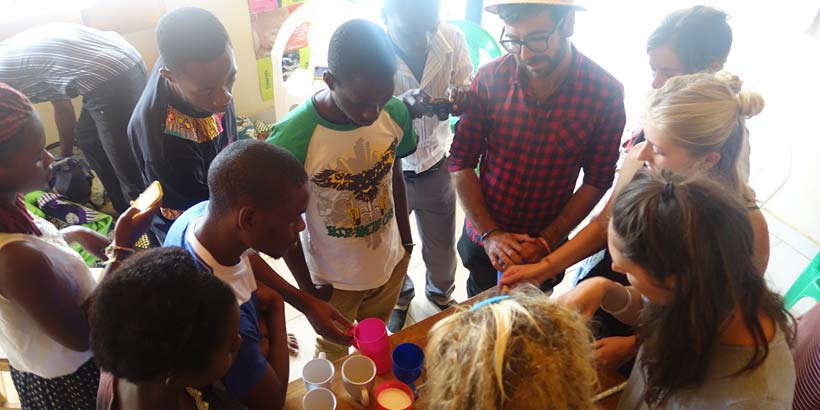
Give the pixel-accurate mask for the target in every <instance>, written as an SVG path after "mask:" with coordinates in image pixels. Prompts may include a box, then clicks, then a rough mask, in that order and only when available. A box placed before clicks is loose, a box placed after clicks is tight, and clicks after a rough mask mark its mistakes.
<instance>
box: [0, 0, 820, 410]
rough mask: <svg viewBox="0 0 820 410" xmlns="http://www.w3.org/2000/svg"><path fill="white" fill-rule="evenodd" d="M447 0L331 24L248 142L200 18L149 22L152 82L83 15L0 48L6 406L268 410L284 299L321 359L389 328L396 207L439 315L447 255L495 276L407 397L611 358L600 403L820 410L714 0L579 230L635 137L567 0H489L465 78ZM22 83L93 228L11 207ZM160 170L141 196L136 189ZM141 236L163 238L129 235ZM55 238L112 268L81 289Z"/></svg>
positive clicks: (546, 393)
mask: <svg viewBox="0 0 820 410" xmlns="http://www.w3.org/2000/svg"><path fill="white" fill-rule="evenodd" d="M439 8H440V0H413V1H410V0H385V2H384V8H383V17H384V22H385V26H386V28H387V29H386V30H384V29H382V28H381V27H379V26H378V25H376V24H373V23H371V22H368V21H364V20H352V21H349V22H346V23H344V24H342V25H341V26H340V27H339V28H338V29H337V30H336V31H335V32H334V34H333V36H332V38H331V41H330V45H329V49H328V70H327V71H326V72H325V73H324V74H323V80H324V82H325V83H326V85H327V88H326V89H324V90H322V91H319V92H317V93H316V94H315V95H313V96H312V97H311V98H309V99H308V100H307V101H305V102H304V103H303V104H302V105H300V106H298V107H296V108H295V109H294V110H292V111H291V112H290V113H289V114H288V115H287V116H285V117H284V118H282V119H280V120H279V122H278V123H277V124H276V125H275V126H274V128H273V129H272V131H271V134H270V137H269V138H268V140H267V141H255V140H238V138H237V130H236V128H237V127H236V115H235V112H234V108H233V98H232V93H233V85H234V81H235V79H236V76H237V75H238V72H237V65H236V62H235V58H234V53H233V47H232V43H231V40H230V38H229V36H228V34H227V32H226V30H225V28H224V27H223V25H222V24H221V22H220V21H219V19H218V17H217V16H215V15H213V14H212V13H210V12H208V11H206V10H203V9H199V8H192V7H186V8H181V9H177V10H173V11H171V12H169V13H168V14H166V15H165V16H164V17H163V18H162V19H161V20H160V22H159V23H158V26H157V29H156V38H157V46H158V49H159V53H160V57H159V60H158V61H157V63H156V65H155V67H154V68H153V70H152V71H151V72H150V73H147V70H146V69H145V65H144V63H143V61H142V58H141V57H140V56H139V54H138V53H137V52H136V50H134V49H133V47H131V46H130V45H128V44H127V42H125V41H124V40H123V39H122V38H121V37H119V36H117V35H115V34H112V33H103V32H99V31H96V30H93V29H89V28H85V27H81V26H74V25H50V26H46V27H41V28H34V29H31V30H29V31H27V32H24V33H22V34H19V35H17V36H15V37H13V38H11V39H9V40H7V41H5V42H3V43H0V83H5V84H0V192H1V193H2V198H0V199H2V201H0V319H1V321H2V325H0V347H2V349H3V350H4V351H5V352H6V354H7V355H8V358H9V363H10V365H11V368H12V379H13V381H14V385H15V388H16V389H17V391H18V393H19V395H20V398H21V401H22V404H23V407H24V408H32V409H50V408H54V409H65V408H71V409H89V408H97V409H123V410H125V409H156V408H168V409H171V408H174V409H177V408H178V409H207V408H210V409H220V408H228V409H230V408H249V409H253V410H256V409H276V408H282V407H283V405H284V400H285V394H286V390H287V382H288V380H289V361H288V352H289V340H288V337H287V331H286V328H285V313H284V309H285V308H284V304H285V303H288V304H290V305H292V306H294V307H295V308H297V309H298V310H300V311H302V312H303V313H304V314H305V316H306V317H307V318H308V319H309V321H310V323H311V325H312V326H313V327H314V328H315V330H316V331H317V333H318V334H319V337H318V338H317V341H316V351H317V354H319V353H323V354H325V355H326V356H327V358H328V359H330V360H335V359H338V358H341V357H343V356H345V355H347V354H348V353H349V346H350V343H351V334H352V331H351V329H352V327H353V324H354V323H355V322H356V321H360V320H363V319H365V318H371V317H376V318H379V319H382V320H383V321H385V322H386V323H387V324H388V327H389V328H390V330H391V331H393V332H396V331H399V330H400V329H401V328H403V327H404V324H405V320H406V317H407V310H408V307H409V305H410V301H411V300H412V298H413V297H414V292H415V291H414V286H413V282H412V281H411V280H410V279H409V277H408V276H407V269H408V265H409V261H410V255H411V253H412V252H413V250H414V247H415V246H416V244H415V243H414V240H413V238H412V234H411V229H410V220H409V216H410V214H411V213H413V214H415V216H416V221H417V225H418V228H419V229H418V231H419V235H420V237H421V238H420V242H421V247H422V257H423V259H424V263H425V266H426V283H425V296H426V298H427V299H428V300H429V301H430V302H431V303H432V304H433V305H435V306H437V307H438V308H439V309H442V310H444V309H447V308H449V307H451V306H454V305H455V304H456V302H455V301H454V300H453V298H452V293H453V290H454V288H455V283H454V277H455V270H456V265H457V263H458V261H457V256H456V255H457V254H458V255H459V256H460V258H461V262H462V264H463V265H464V266H465V267H466V268H467V269H468V270H469V278H468V281H467V284H466V286H467V291H468V294H469V295H470V296H474V295H477V294H479V293H481V292H483V291H485V290H487V289H491V288H493V287H496V286H498V285H503V286H505V287H510V288H511V289H512V290H511V291H510V292H509V294H504V295H500V296H499V297H496V298H493V299H491V300H488V301H487V302H485V303H481V304H479V305H477V306H476V307H474V308H472V309H470V310H466V309H462V308H457V309H458V310H457V311H456V312H455V313H454V314H452V315H450V316H448V317H447V318H445V319H443V320H442V321H440V322H439V323H437V324H436V325H435V326H434V328H433V329H432V330H431V332H430V335H429V340H428V345H427V348H426V350H427V351H426V357H427V380H426V382H425V384H424V387H423V392H424V394H423V395H422V396H423V397H422V398H421V403H422V404H423V405H424V407H425V408H431V409H496V408H509V409H525V408H532V409H545V408H549V409H567V408H577V409H586V408H589V409H592V408H594V403H593V396H594V394H595V393H596V391H595V390H596V388H597V384H596V372H595V367H594V366H596V365H597V366H606V367H613V368H621V370H622V371H623V372H624V374H625V375H628V377H629V380H628V384H627V387H626V390H625V392H624V394H623V396H622V399H621V402H620V405H619V409H650V408H675V409H700V408H737V409H744V408H755V409H758V408H772V409H788V408H791V407H792V403H793V402H794V406H795V408H800V409H803V408H817V406H818V405H820V399H818V397H817V396H818V394H817V389H816V388H812V387H811V386H812V385H813V384H812V383H814V384H816V382H813V381H812V380H813V379H812V378H811V375H812V374H814V375H815V376H816V374H817V372H818V369H820V355H818V353H820V347H818V346H820V343H818V339H820V338H817V337H816V336H812V332H814V333H815V334H816V327H817V326H816V325H813V324H816V323H818V320H815V318H816V317H818V315H820V310H818V309H817V308H815V309H814V310H813V311H812V312H811V313H810V314H809V316H808V317H807V318H806V319H804V320H801V321H800V324H799V326H798V327H799V329H797V330H798V331H797V332H796V330H795V324H794V321H793V320H792V318H791V317H790V316H789V314H788V313H787V312H785V310H784V308H783V303H782V300H781V298H780V297H779V296H778V295H776V294H775V293H773V292H772V291H770V290H769V289H768V288H767V286H766V282H765V280H764V278H763V274H764V272H765V270H766V265H767V262H768V251H769V246H768V231H767V228H766V221H765V219H764V218H763V215H762V213H761V212H760V210H759V209H758V208H757V206H756V202H755V197H754V191H753V190H752V189H751V188H750V187H749V186H748V169H749V166H748V157H749V150H750V147H749V144H748V130H747V129H746V127H745V124H744V122H745V119H746V118H749V117H752V116H754V115H756V114H758V113H759V112H760V111H761V110H762V109H763V99H762V97H761V96H760V95H758V94H755V93H752V92H748V91H742V90H741V87H740V85H741V82H740V81H739V79H738V78H737V77H734V76H732V75H728V74H726V73H719V71H720V70H721V69H722V66H723V64H724V62H725V61H726V59H727V56H728V53H729V50H730V49H731V42H732V33H731V29H730V28H729V26H728V24H727V21H726V20H727V15H726V14H725V13H724V12H722V11H719V10H716V9H713V8H710V7H705V6H696V7H692V8H689V9H684V10H679V11H676V12H674V13H672V14H670V15H669V16H668V17H667V18H666V19H664V21H663V22H662V23H661V24H660V25H659V26H658V28H657V29H656V30H655V32H654V33H653V34H652V36H651V37H650V39H649V41H648V42H647V53H648V55H649V60H650V65H651V67H652V69H653V72H654V73H655V78H654V81H653V84H652V85H653V88H655V91H654V92H653V93H652V94H651V96H650V97H649V98H648V100H647V102H646V106H645V107H646V108H645V111H644V116H643V126H642V128H641V130H639V131H638V132H636V133H635V134H634V135H633V136H632V138H630V139H629V140H628V141H627V143H626V148H625V151H626V155H625V157H624V158H623V162H622V163H621V164H620V167H619V170H618V171H617V182H615V184H614V188H613V189H612V191H613V193H612V195H611V196H610V198H609V199H608V201H607V203H606V206H605V207H604V208H603V210H602V211H601V212H600V214H599V215H597V216H595V217H594V218H593V219H592V222H590V223H589V225H587V226H586V227H584V228H583V229H582V230H580V231H579V232H578V233H577V234H575V235H574V236H573V237H572V238H571V239H570V238H569V234H570V232H571V231H572V230H573V229H574V228H575V227H576V226H577V225H578V224H580V223H581V221H582V220H584V219H585V218H586V217H587V216H588V215H589V214H590V212H591V211H592V209H593V208H594V207H595V205H596V204H597V203H598V202H599V201H600V200H601V199H602V198H603V197H604V194H605V193H606V192H607V191H608V190H609V189H610V188H611V187H612V185H613V181H615V177H616V166H617V163H618V160H619V152H620V146H621V140H622V135H623V131H624V125H625V113H624V105H623V99H624V91H623V87H622V86H621V84H620V83H619V82H618V81H617V80H616V79H615V78H614V77H613V76H612V75H610V74H609V73H607V72H606V71H605V70H604V69H603V68H602V67H600V66H598V65H597V64H596V63H595V62H593V61H592V60H590V59H589V58H587V57H586V56H584V55H583V54H582V53H581V52H580V51H579V50H577V49H576V48H575V47H574V46H573V45H572V42H571V41H570V38H571V36H572V34H573V32H574V30H575V13H576V11H578V10H579V8H578V7H577V6H574V5H573V2H567V1H560V2H558V1H552V0H542V1H527V2H518V1H514V0H498V1H489V2H487V7H486V9H487V10H488V11H490V12H491V13H494V14H497V15H498V16H499V17H500V18H501V20H502V21H503V22H504V31H503V32H502V35H501V38H500V44H501V46H502V47H503V48H504V49H505V50H506V51H507V52H508V54H506V55H504V56H502V57H500V58H498V59H496V60H493V61H492V62H489V63H487V64H486V65H484V66H483V67H481V68H480V69H479V70H478V72H477V73H476V74H475V75H474V76H473V75H472V72H473V67H472V65H471V63H470V59H469V54H468V50H467V45H466V41H465V38H464V37H463V35H461V34H460V33H459V32H458V31H457V29H455V28H454V27H452V26H450V25H448V24H445V23H441V22H440V17H439ZM38 59H39V60H38ZM77 95H82V96H83V98H84V101H83V111H82V112H81V114H80V119H79V120H76V116H75V113H74V111H73V108H71V107H72V106H71V103H70V98H72V97H75V96H77ZM437 98H444V99H445V100H446V101H448V102H449V103H450V111H451V113H452V114H454V115H460V120H459V121H458V123H457V124H456V126H455V134H454V135H453V133H452V132H451V129H450V126H449V119H441V118H437V117H434V116H430V115H429V114H430V113H429V109H428V107H429V105H430V103H431V102H432V101H434V100H436V99H437ZM40 101H51V102H52V104H53V105H54V107H55V114H56V115H55V118H56V120H57V125H58V127H57V128H58V131H59V136H60V141H61V153H62V155H64V156H69V155H71V152H72V147H73V144H74V139H75V138H74V137H75V136H76V137H77V138H76V140H77V144H78V145H79V146H80V148H81V149H82V150H83V152H84V153H85V154H86V156H87V157H88V158H89V159H90V162H91V164H92V166H93V167H94V169H95V170H97V172H98V173H99V174H100V176H101V178H102V180H103V183H104V184H105V186H106V188H107V189H108V190H109V193H110V194H111V196H112V199H113V202H114V205H115V208H116V209H117V211H119V212H120V213H121V215H120V217H119V219H118V221H117V224H116V228H115V230H114V233H113V239H112V240H109V239H108V238H106V237H104V236H102V235H99V234H97V233H95V232H93V231H90V230H88V229H85V228H76V227H73V228H66V229H63V230H61V231H58V230H57V229H56V228H55V227H54V226H53V225H51V224H49V223H48V222H47V221H45V220H43V219H40V218H39V217H36V216H34V215H32V214H31V213H29V212H28V211H27V210H26V208H25V206H24V205H23V203H22V201H21V199H20V198H21V194H24V193H26V192H28V191H29V190H33V189H37V188H39V187H41V186H42V185H43V182H44V181H45V180H47V179H48V178H49V177H50V175H49V174H50V171H49V169H50V165H51V164H52V162H53V161H54V158H53V157H52V155H51V154H49V153H48V152H47V151H45V143H46V137H45V132H44V130H43V124H42V122H41V121H40V119H39V116H38V115H37V113H36V111H35V110H34V108H33V106H32V105H31V104H32V102H40ZM436 101H437V100H436ZM581 171H583V180H582V183H581V184H580V185H578V186H576V185H577V182H578V179H579V175H581ZM154 180H157V181H160V183H161V184H162V187H163V191H164V197H163V199H162V202H161V204H156V205H155V206H152V207H149V209H141V210H140V209H135V208H133V207H129V206H128V203H129V201H131V200H133V199H135V198H136V196H137V195H138V194H139V193H140V192H141V190H142V189H143V188H144V187H145V186H146V185H147V183H149V182H151V181H154ZM456 197H458V199H460V202H461V204H462V206H463V207H464V210H465V213H466V221H465V224H464V227H463V232H462V235H461V238H460V239H459V240H458V241H456V225H455V220H456V218H455V211H456ZM147 231H150V232H151V233H152V236H153V238H154V239H155V241H156V242H157V245H160V244H161V245H163V246H161V247H157V248H154V249H149V250H147V251H144V252H135V250H134V243H135V241H137V239H138V238H139V237H140V236H141V235H143V233H145V232H147ZM69 243H79V244H80V245H82V246H83V247H84V248H85V249H86V250H88V251H89V252H90V253H93V254H95V255H101V256H103V257H104V258H105V259H107V261H108V263H107V267H106V269H105V271H104V272H103V273H102V276H101V277H100V279H99V281H98V283H95V280H94V279H93V278H92V276H91V274H90V272H89V270H88V268H87V267H86V266H85V264H84V263H83V261H82V259H81V258H80V257H79V255H78V254H77V253H76V252H75V251H73V250H72V249H71V248H69V247H68V244H69ZM262 254H265V255H268V256H270V257H273V258H283V259H284V260H285V262H286V263H287V265H288V268H289V269H290V271H291V273H292V274H293V276H294V278H295V279H296V282H297V285H298V288H297V287H295V286H293V285H291V284H289V283H288V282H287V281H286V280H285V279H283V278H282V277H281V276H280V275H279V274H278V273H277V272H275V271H274V269H273V268H272V267H271V266H270V265H269V264H268V263H267V262H266V261H265V260H264V259H263V257H262ZM585 259H586V262H585V263H584V267H583V268H582V269H579V273H578V274H577V275H576V276H577V277H576V278H575V282H576V283H577V285H576V286H575V287H574V288H573V290H571V291H570V292H569V293H567V294H564V295H561V296H560V297H559V298H558V299H557V300H555V299H550V298H549V297H548V295H549V294H550V293H551V292H552V288H553V287H554V286H555V285H556V284H558V283H559V282H560V281H561V280H562V279H563V276H564V271H565V270H566V269H567V268H568V267H570V266H572V265H574V264H576V263H578V262H580V261H582V260H585ZM587 321H589V322H587ZM811 326H814V328H812V327H811ZM804 329H808V330H804ZM812 329H814V330H812ZM795 338H796V340H797V342H796V343H795V342H794V341H795ZM792 346H796V349H799V351H797V352H796V353H795V357H797V358H799V359H800V360H802V361H803V362H800V361H798V362H797V364H796V365H795V361H794V359H793V356H792V353H791V351H790V349H791V347H792ZM807 352H808V353H807ZM807 375H808V376H807ZM795 386H796V387H795Z"/></svg>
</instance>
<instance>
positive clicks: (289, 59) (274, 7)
mask: <svg viewBox="0 0 820 410" xmlns="http://www.w3.org/2000/svg"><path fill="white" fill-rule="evenodd" d="M304 1H305V0H248V9H249V11H250V17H251V32H252V33H253V46H254V50H255V52H256V68H257V72H258V76H259V90H260V92H261V94H262V99H263V100H271V99H273V93H274V90H273V76H274V73H273V60H272V58H279V57H277V56H271V50H273V44H274V42H275V41H276V36H277V34H278V33H279V29H280V28H281V27H282V24H283V23H284V22H285V20H286V19H287V18H288V16H289V15H290V14H291V13H292V12H293V10H295V9H296V8H297V7H299V6H301V5H302V3H304ZM307 30H308V27H307V25H300V26H299V27H298V28H297V29H296V30H295V31H294V33H293V34H292V35H291V37H290V39H289V40H288V44H287V46H286V47H285V53H284V54H283V55H282V56H281V58H282V76H283V77H284V79H287V77H288V75H289V74H290V73H291V72H292V71H293V70H294V69H296V67H299V66H303V67H307V61H308V58H309V56H310V48H309V47H308V43H307Z"/></svg>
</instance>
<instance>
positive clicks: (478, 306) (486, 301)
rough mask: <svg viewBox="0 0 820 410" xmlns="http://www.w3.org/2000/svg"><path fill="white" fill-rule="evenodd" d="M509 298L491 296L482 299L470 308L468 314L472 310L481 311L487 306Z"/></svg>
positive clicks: (505, 296) (507, 296) (506, 296)
mask: <svg viewBox="0 0 820 410" xmlns="http://www.w3.org/2000/svg"><path fill="white" fill-rule="evenodd" d="M509 298H510V295H501V296H493V297H491V298H487V299H484V300H482V301H481V302H478V303H476V304H475V305H473V307H471V308H470V312H472V311H474V310H478V309H481V308H482V307H484V306H487V305H492V304H494V303H498V302H501V301H502V300H504V299H509Z"/></svg>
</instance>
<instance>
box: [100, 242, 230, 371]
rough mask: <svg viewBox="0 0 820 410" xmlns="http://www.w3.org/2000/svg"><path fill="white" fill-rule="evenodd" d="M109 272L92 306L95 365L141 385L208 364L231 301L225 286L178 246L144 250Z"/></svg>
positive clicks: (222, 337) (227, 315)
mask: <svg viewBox="0 0 820 410" xmlns="http://www.w3.org/2000/svg"><path fill="white" fill-rule="evenodd" d="M109 274H110V275H111V277H110V278H107V279H106V280H105V281H103V283H102V284H101V285H100V287H99V288H98V289H97V296H96V299H95V301H94V304H93V306H92V309H91V349H92V350H93V352H94V359H95V360H96V362H97V364H98V365H99V366H100V368H102V369H103V370H106V371H108V372H110V373H112V374H113V375H114V376H116V377H119V378H124V379H126V380H128V381H130V382H133V383H141V382H146V381H150V380H155V379H156V378H157V377H161V376H166V375H167V374H168V373H179V372H197V371H203V370H204V369H206V368H207V367H208V365H209V363H208V360H209V359H210V358H211V355H212V354H213V352H214V350H215V349H216V348H217V347H218V346H219V344H220V343H222V342H223V341H224V337H225V329H226V328H225V327H226V326H227V325H228V323H229V322H228V320H229V318H230V316H229V315H230V312H231V308H232V307H233V306H235V305H236V297H235V296H234V294H233V291H232V290H231V288H230V287H228V285H226V284H224V283H223V282H222V281H221V280H219V279H218V278H216V277H215V276H213V275H211V274H209V273H205V272H200V271H199V270H198V269H197V268H196V265H194V261H193V259H192V258H191V255H189V254H188V252H186V251H185V250H183V249H180V248H154V249H149V250H147V251H145V252H142V253H140V254H137V255H134V256H133V257H131V258H129V259H128V260H126V261H125V262H124V263H123V264H122V266H121V267H120V268H119V269H118V270H116V271H114V272H111V273H109Z"/></svg>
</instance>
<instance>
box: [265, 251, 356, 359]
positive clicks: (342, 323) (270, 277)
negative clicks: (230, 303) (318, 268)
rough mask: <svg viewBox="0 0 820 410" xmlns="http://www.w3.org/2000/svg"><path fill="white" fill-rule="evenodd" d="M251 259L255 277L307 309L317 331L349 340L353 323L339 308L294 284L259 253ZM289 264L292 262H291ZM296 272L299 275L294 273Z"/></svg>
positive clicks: (306, 314) (302, 309)
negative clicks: (277, 271) (297, 287)
mask: <svg viewBox="0 0 820 410" xmlns="http://www.w3.org/2000/svg"><path fill="white" fill-rule="evenodd" d="M299 250H301V246H300V247H299ZM249 260H250V262H251V268H252V269H253V274H254V276H255V277H256V279H257V280H259V281H260V282H262V283H264V284H265V285H267V286H268V287H270V288H271V289H273V290H274V291H276V292H278V294H279V295H281V297H282V298H284V300H285V301H286V302H288V303H289V304H290V305H291V306H293V307H295V308H296V309H297V310H299V311H300V312H302V313H304V314H305V316H306V317H307V318H308V320H309V321H310V324H311V325H312V326H313V328H314V329H316V333H319V334H320V335H322V336H323V337H326V338H328V339H330V340H332V341H334V342H336V343H342V344H350V339H351V336H350V335H349V332H348V330H349V329H351V328H352V327H353V325H352V324H351V323H350V322H348V321H347V319H345V318H344V316H342V315H341V314H340V313H339V312H337V311H336V309H333V307H331V306H330V305H329V304H328V303H327V302H325V301H323V300H320V299H318V298H316V297H314V296H313V295H311V294H310V293H308V292H305V291H300V290H299V289H296V288H295V287H293V286H292V285H291V284H290V283H288V282H287V281H286V280H284V279H282V277H281V276H279V274H277V273H276V271H274V270H273V268H271V266H270V265H268V263H267V262H265V261H264V260H263V259H262V257H261V256H259V254H256V253H254V254H252V255H250V257H249ZM286 262H287V260H286ZM302 263H303V264H304V263H305V262H304V254H302ZM288 266H290V264H289V263H288ZM305 271H307V264H305ZM291 272H293V268H291ZM294 276H296V274H295V273H294ZM307 280H308V281H310V277H308V278H307ZM298 281H299V279H298V278H297V282H298ZM300 286H301V285H300ZM310 287H313V282H310ZM303 289H304V288H303ZM340 327H341V329H340ZM271 334H273V333H271Z"/></svg>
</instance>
